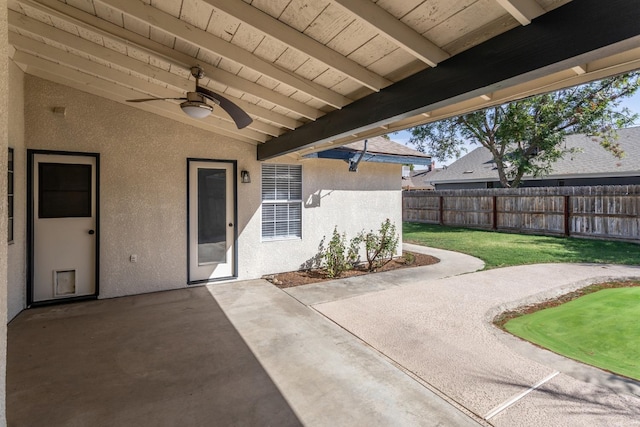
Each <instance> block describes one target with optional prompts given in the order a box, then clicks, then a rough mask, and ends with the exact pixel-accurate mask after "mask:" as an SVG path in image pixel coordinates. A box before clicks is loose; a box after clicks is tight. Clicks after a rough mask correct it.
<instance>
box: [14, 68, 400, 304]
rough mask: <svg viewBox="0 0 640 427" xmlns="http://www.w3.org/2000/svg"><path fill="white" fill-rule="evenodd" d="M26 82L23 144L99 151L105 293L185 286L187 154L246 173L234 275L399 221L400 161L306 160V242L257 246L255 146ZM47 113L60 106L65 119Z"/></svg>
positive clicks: (271, 267)
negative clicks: (355, 168) (342, 235)
mask: <svg viewBox="0 0 640 427" xmlns="http://www.w3.org/2000/svg"><path fill="white" fill-rule="evenodd" d="M25 83H26V85H25V92H26V93H25V99H26V101H25V113H26V118H25V120H26V143H27V147H28V148H32V149H49V150H66V151H80V152H96V153H100V179H101V182H100V203H101V206H100V215H101V219H100V230H101V236H100V280H101V282H100V296H101V297H113V296H120V295H127V294H135V293H143V292H152V291H158V290H164V289H174V288H178V287H183V286H185V285H186V277H187V266H186V253H187V238H186V215H187V213H186V212H187V211H186V206H185V205H186V185H187V184H186V170H187V160H186V159H187V158H207V159H220V160H237V161H238V170H243V169H246V170H248V171H249V172H250V173H251V177H252V182H251V183H250V184H240V183H239V184H238V223H237V227H238V234H239V239H238V270H239V279H250V278H256V277H260V276H262V275H263V274H266V273H274V272H278V271H285V270H292V269H297V268H299V266H300V265H301V264H302V263H303V262H304V261H305V260H306V259H309V258H311V257H313V256H314V255H315V253H316V252H317V247H318V244H319V242H320V240H321V239H322V236H323V235H329V234H330V233H331V232H332V230H333V227H334V225H338V227H339V229H340V230H341V231H345V232H347V234H348V235H350V236H351V235H352V233H353V234H355V232H356V231H359V230H361V229H367V230H368V229H371V228H377V227H379V225H380V222H382V221H383V220H384V219H385V218H386V217H391V219H392V220H393V221H394V222H395V223H396V224H397V225H398V227H400V225H401V223H400V221H401V193H400V180H399V179H398V177H399V176H400V166H399V165H382V164H361V165H360V172H358V173H349V172H347V165H346V163H344V162H341V161H330V160H307V161H303V162H302V163H301V164H302V165H303V192H304V198H305V201H306V203H305V208H304V209H303V239H302V240H287V241H276V242H274V241H270V242H262V241H261V238H260V226H261V217H260V215H261V211H260V190H261V188H260V187H261V186H260V181H261V179H260V171H261V163H259V162H257V161H256V160H255V159H256V147H255V146H254V145H251V144H246V143H243V142H239V141H237V140H234V139H231V138H227V137H224V136H220V135H215V134H212V133H210V132H206V131H204V130H200V129H198V128H194V127H191V126H188V125H184V124H180V123H177V122H174V121H171V120H166V119H164V118H162V117H158V116H156V115H153V114H150V113H146V112H144V111H140V110H137V109H134V108H131V107H128V106H126V105H122V104H118V103H115V102H112V101H109V100H105V99H102V98H99V97H96V96H93V95H90V94H86V93H83V92H79V91H77V90H74V89H71V88H67V87H64V86H61V85H58V84H55V83H51V82H48V81H45V80H42V79H39V78H36V77H32V76H26V77H25ZM53 107H66V116H64V117H62V116H58V115H54V114H53V113H52V109H53ZM278 161H279V162H282V163H290V164H296V163H297V162H296V161H295V160H289V159H288V158H283V159H280V160H278ZM389 212H391V213H389ZM131 254H137V255H138V262H137V263H131V262H129V256H130V255H131Z"/></svg>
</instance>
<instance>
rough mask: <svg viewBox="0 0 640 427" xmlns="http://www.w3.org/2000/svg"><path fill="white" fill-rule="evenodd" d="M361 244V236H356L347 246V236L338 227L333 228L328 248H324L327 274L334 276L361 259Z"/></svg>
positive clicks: (337, 275)
mask: <svg viewBox="0 0 640 427" xmlns="http://www.w3.org/2000/svg"><path fill="white" fill-rule="evenodd" d="M359 246H360V237H359V236H356V237H355V238H353V239H351V241H350V242H349V247H348V248H347V236H346V235H345V234H344V233H343V234H342V235H340V233H338V227H337V226H336V227H335V228H334V229H333V236H332V237H331V240H330V241H329V244H328V246H327V248H326V249H324V248H323V249H322V259H323V260H324V262H325V266H326V269H327V276H329V277H331V278H334V277H340V275H341V274H342V273H343V272H344V271H347V270H350V269H352V268H353V266H354V265H355V264H356V263H357V262H358V261H359V258H358V249H359Z"/></svg>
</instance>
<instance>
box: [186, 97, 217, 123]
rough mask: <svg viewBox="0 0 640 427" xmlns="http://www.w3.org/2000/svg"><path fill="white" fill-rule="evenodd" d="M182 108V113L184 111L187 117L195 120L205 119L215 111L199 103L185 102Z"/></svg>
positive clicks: (209, 106)
mask: <svg viewBox="0 0 640 427" xmlns="http://www.w3.org/2000/svg"><path fill="white" fill-rule="evenodd" d="M180 108H182V111H184V112H185V114H186V115H187V116H189V117H191V118H194V119H204V118H205V117H207V116H208V115H209V114H211V112H212V111H213V107H212V106H211V105H208V104H205V103H204V102H198V101H195V102H194V101H185V102H183V103H182V104H180Z"/></svg>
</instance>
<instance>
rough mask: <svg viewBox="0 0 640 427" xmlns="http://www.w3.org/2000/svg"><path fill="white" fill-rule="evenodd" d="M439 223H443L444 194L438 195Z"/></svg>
mask: <svg viewBox="0 0 640 427" xmlns="http://www.w3.org/2000/svg"><path fill="white" fill-rule="evenodd" d="M439 210H440V225H444V196H440V209H439Z"/></svg>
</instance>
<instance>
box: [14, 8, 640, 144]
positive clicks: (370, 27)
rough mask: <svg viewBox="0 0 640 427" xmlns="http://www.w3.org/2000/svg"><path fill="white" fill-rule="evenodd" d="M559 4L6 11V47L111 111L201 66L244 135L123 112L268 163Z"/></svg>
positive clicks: (483, 99)
mask: <svg viewBox="0 0 640 427" xmlns="http://www.w3.org/2000/svg"><path fill="white" fill-rule="evenodd" d="M566 3H569V1H568V0H377V1H375V0H245V1H242V0H9V2H8V5H9V29H10V33H9V43H10V44H11V45H12V46H13V49H12V51H11V56H12V58H13V61H14V62H16V63H17V64H18V65H19V66H20V67H21V68H22V69H23V70H24V71H25V72H27V73H29V74H32V75H35V76H39V77H41V78H44V79H48V80H51V81H54V82H58V83H61V84H64V85H67V86H70V87H74V88H77V89H80V90H83V91H86V92H90V93H93V94H96V95H99V96H101V97H104V98H108V99H111V100H114V101H117V102H121V103H125V102H126V100H127V99H132V98H146V97H173V98H175V97H181V96H184V95H185V94H186V92H188V91H193V90H194V84H195V82H194V79H193V78H192V77H191V75H190V71H189V70H190V67H191V66H193V65H196V64H197V65H200V66H201V67H202V68H203V69H204V72H205V74H206V77H205V78H204V79H203V80H201V81H200V84H201V85H202V86H205V87H207V88H209V89H210V90H212V91H215V92H218V93H220V94H223V95H224V96H225V97H227V98H229V99H230V100H232V101H233V102H235V103H236V104H238V105H239V106H240V107H241V108H243V109H244V110H245V111H246V112H247V113H248V114H249V115H250V116H251V117H252V118H253V123H252V124H251V125H249V126H248V127H247V128H245V129H241V130H238V129H237V128H236V127H235V125H234V123H233V121H232V120H231V119H230V118H229V116H228V115H227V114H226V113H225V112H224V111H223V110H222V109H221V108H214V112H213V114H212V115H211V116H210V117H208V118H206V119H201V120H196V119H191V118H189V117H188V116H186V115H185V114H184V113H183V112H182V111H181V110H180V108H179V106H178V101H153V102H147V103H137V104H130V103H127V104H126V105H128V106H130V107H131V108H140V109H143V110H146V111H150V112H153V113H155V114H159V115H162V116H164V117H167V118H170V119H173V120H177V121H181V122H184V123H188V124H191V125H193V126H197V127H200V128H203V129H207V130H210V131H212V132H216V133H219V134H223V135H227V136H231V137H233V138H236V139H238V140H240V141H244V142H248V143H252V144H261V143H266V142H268V141H270V140H271V144H275V146H276V150H275V152H276V154H277V141H278V137H280V136H282V135H285V134H289V133H293V135H295V133H296V129H301V128H304V127H305V126H309V124H310V123H312V122H314V121H316V120H318V119H320V118H321V117H323V116H325V115H328V114H331V113H333V112H336V111H338V110H341V109H342V108H344V107H345V106H347V105H349V104H352V103H354V101H358V100H362V99H365V98H367V97H368V96H371V95H373V94H376V93H378V92H380V91H381V90H384V89H385V88H389V87H390V86H392V85H394V84H395V83H397V82H400V81H403V80H404V79H407V78H408V77H409V76H412V75H415V74H416V73H418V72H421V71H423V70H426V69H429V68H431V67H437V65H438V64H439V63H442V62H443V61H447V60H448V59H449V58H452V57H454V56H456V55H459V54H460V53H462V52H464V51H467V50H469V49H471V48H473V47H475V46H478V45H481V44H482V43H484V42H486V41H487V40H490V39H492V38H494V37H496V36H498V35H500V34H502V33H505V32H508V31H509V30H511V29H513V28H516V27H519V26H523V25H529V24H530V23H531V22H532V20H535V18H537V17H539V16H541V15H544V14H546V13H549V12H550V11H553V10H555V9H556V8H559V7H562V6H563V5H564V4H566ZM534 23H535V22H534ZM637 68H640V48H638V47H637V46H633V47H632V48H627V49H625V50H624V51H619V50H616V51H611V52H608V51H607V50H606V49H604V50H603V51H602V52H601V53H600V54H599V55H598V56H597V57H592V58H590V61H589V62H588V63H583V64H577V65H573V66H571V67H568V68H567V69H564V70H560V71H557V70H556V71H554V72H553V73H550V74H548V75H543V76H539V75H538V76H535V78H531V79H530V80H528V81H527V82H525V83H522V82H520V83H518V84H517V85H514V86H511V87H504V88H501V89H500V90H499V91H494V92H491V93H482V94H480V95H478V96H474V97H473V99H466V100H464V101H460V102H452V103H449V105H447V106H444V107H442V108H439V109H434V110H432V111H425V112H421V113H420V114H417V115H412V116H410V117H402V118H401V119H394V120H389V121H388V122H386V123H384V124H380V123H375V124H372V125H371V126H366V127H360V128H359V129H357V131H355V130H354V131H353V133H350V134H345V133H344V132H343V133H342V134H341V135H336V137H335V138H324V140H322V141H320V142H319V143H318V144H315V145H314V144H310V143H308V144H305V145H304V146H301V147H299V149H294V150H287V151H288V152H292V153H294V154H295V155H303V154H307V153H309V152H312V151H317V150H319V149H326V148H327V147H329V146H333V145H343V144H345V143H348V142H352V141H355V140H359V139H362V138H365V137H371V136H376V135H380V134H384V133H388V132H391V131H394V130H399V129H404V128H407V127H410V126H414V125H417V124H420V123H426V122H428V121H433V120H437V119H439V118H444V117H448V116H451V115H454V114H459V113H461V112H467V111H471V110H474V109H478V108H482V107H485V106H489V105H493V104H497V103H501V102H504V101H506V100H510V99H516V98H519V97H523V96H527V95H530V94H534V93H539V92H542V91H547V90H551V89H556V88H560V87H565V86H569V85H572V84H577V83H581V82H585V81H589V80H593V79H596V78H601V77H605V76H607V75H612V74H615V73H619V72H624V71H628V70H633V69H637ZM398 102H401V100H398ZM354 105H355V104H354ZM271 151H272V152H273V150H271ZM270 157H273V155H270Z"/></svg>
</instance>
